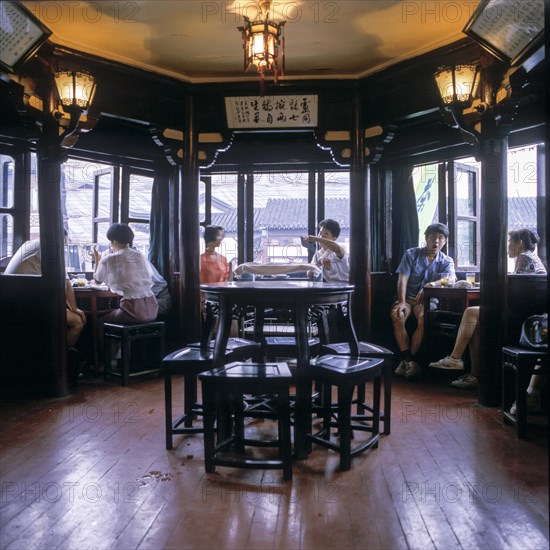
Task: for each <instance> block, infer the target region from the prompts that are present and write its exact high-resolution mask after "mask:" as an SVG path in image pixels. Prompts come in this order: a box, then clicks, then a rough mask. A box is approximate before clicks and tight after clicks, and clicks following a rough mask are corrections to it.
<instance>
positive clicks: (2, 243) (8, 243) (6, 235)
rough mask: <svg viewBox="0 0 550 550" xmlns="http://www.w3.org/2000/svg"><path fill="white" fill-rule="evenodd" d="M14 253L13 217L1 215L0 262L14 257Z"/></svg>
mask: <svg viewBox="0 0 550 550" xmlns="http://www.w3.org/2000/svg"><path fill="white" fill-rule="evenodd" d="M13 253H14V250H13V216H12V215H11V214H0V260H1V259H2V258H6V257H11V256H13ZM2 267H5V266H2Z"/></svg>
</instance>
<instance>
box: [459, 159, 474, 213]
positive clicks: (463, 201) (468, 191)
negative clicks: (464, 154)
mask: <svg viewBox="0 0 550 550" xmlns="http://www.w3.org/2000/svg"><path fill="white" fill-rule="evenodd" d="M456 213H457V216H476V215H477V204H476V181H475V174H474V173H473V172H466V171H464V170H461V169H460V168H458V169H457V176H456Z"/></svg>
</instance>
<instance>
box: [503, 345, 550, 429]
mask: <svg viewBox="0 0 550 550" xmlns="http://www.w3.org/2000/svg"><path fill="white" fill-rule="evenodd" d="M537 362H539V363H540V364H541V365H542V368H541V369H538V370H535V365H536V364H537ZM533 374H537V375H543V376H544V375H548V350H540V351H539V350H535V349H529V348H523V347H504V348H502V419H503V421H504V422H505V423H509V424H513V425H514V426H515V427H516V436H517V438H518V439H525V438H526V437H527V388H528V387H529V382H530V380H531V376H532V375H533ZM514 401H515V402H516V414H515V415H513V414H510V412H509V411H510V407H511V406H512V403H513V402H514Z"/></svg>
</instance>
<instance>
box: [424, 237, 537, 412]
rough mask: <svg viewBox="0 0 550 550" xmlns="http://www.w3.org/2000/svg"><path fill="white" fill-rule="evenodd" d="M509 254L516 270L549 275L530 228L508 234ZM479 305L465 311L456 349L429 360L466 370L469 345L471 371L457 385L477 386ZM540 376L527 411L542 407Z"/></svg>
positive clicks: (532, 384) (531, 389)
mask: <svg viewBox="0 0 550 550" xmlns="http://www.w3.org/2000/svg"><path fill="white" fill-rule="evenodd" d="M508 235H509V237H510V238H509V241H508V256H510V258H516V262H515V268H514V273H516V274H518V273H519V274H521V273H523V274H536V275H546V268H545V267H544V264H543V263H542V261H541V260H540V258H539V257H538V256H537V254H536V253H535V248H536V246H537V243H538V242H539V236H538V235H537V234H536V233H535V232H534V231H531V230H529V229H519V230H517V231H510V232H509V233H508ZM478 320H479V306H475V307H469V308H467V309H466V310H465V311H464V314H463V315H462V320H461V321H460V326H459V328H458V334H457V338H456V342H455V346H454V348H453V351H452V352H451V354H450V355H448V356H447V357H444V358H443V359H440V360H439V361H436V362H435V363H430V367H432V368H436V369H447V370H463V369H464V363H463V361H462V354H463V353H464V350H465V349H466V346H467V345H469V346H470V358H471V362H472V369H471V372H470V373H466V374H463V375H462V376H461V377H460V378H458V379H457V380H454V381H453V382H451V385H452V386H454V387H455V388H461V389H475V388H477V386H478V372H479V371H478V368H479V359H478V358H479V330H478ZM540 379H541V377H540V376H537V375H533V376H532V377H531V382H530V384H529V388H528V389H527V393H528V394H529V396H528V398H527V407H528V410H530V411H534V410H536V409H537V408H538V406H539V393H540V385H541V380H540ZM515 411H516V404H515V403H514V404H513V405H512V408H511V409H510V412H511V413H512V414H515Z"/></svg>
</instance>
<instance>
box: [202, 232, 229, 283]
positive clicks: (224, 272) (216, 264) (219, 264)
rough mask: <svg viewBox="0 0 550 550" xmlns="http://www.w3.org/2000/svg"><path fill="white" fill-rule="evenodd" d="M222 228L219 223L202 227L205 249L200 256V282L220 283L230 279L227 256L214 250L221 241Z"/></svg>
mask: <svg viewBox="0 0 550 550" xmlns="http://www.w3.org/2000/svg"><path fill="white" fill-rule="evenodd" d="M223 237H224V229H223V227H220V226H219V225H207V226H206V227H205V228H204V242H205V245H206V250H205V251H204V253H203V254H201V257H200V283H201V284H206V283H222V282H224V281H227V280H229V279H230V269H229V262H228V261H227V258H226V257H225V256H223V255H222V254H220V253H219V252H217V251H216V249H217V248H219V246H220V245H221V243H222V240H223Z"/></svg>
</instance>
